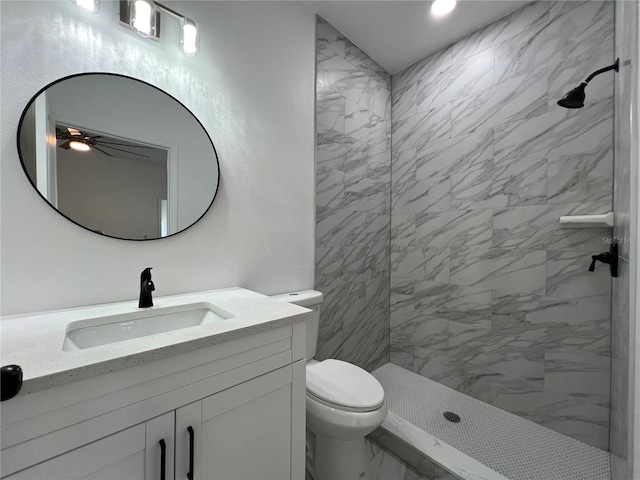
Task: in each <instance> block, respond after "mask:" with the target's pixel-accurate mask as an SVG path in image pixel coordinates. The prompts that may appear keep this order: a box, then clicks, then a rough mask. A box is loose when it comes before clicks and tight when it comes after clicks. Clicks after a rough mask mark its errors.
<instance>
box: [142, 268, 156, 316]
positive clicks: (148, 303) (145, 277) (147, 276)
mask: <svg viewBox="0 0 640 480" xmlns="http://www.w3.org/2000/svg"><path fill="white" fill-rule="evenodd" d="M151 268H152V267H148V268H145V269H144V270H143V271H142V273H141V274H140V300H139V301H138V308H149V307H153V298H151V292H153V291H154V290H155V289H156V287H155V286H154V285H153V282H152V281H151Z"/></svg>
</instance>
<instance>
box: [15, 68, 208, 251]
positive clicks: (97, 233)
mask: <svg viewBox="0 0 640 480" xmlns="http://www.w3.org/2000/svg"><path fill="white" fill-rule="evenodd" d="M85 75H86V76H88V75H110V76H114V77H121V78H127V79H129V80H134V81H136V82H139V83H143V84H145V85H147V86H149V87H151V88H153V89H154V90H157V91H159V92H161V93H163V94H164V95H167V96H168V97H170V98H171V99H172V100H174V101H175V102H176V103H178V104H179V105H180V106H182V108H184V109H185V110H186V111H187V112H189V114H190V115H191V116H192V117H193V118H194V120H195V121H196V122H198V125H200V128H202V131H203V132H204V133H205V135H206V136H207V139H208V140H209V143H210V144H211V148H212V149H213V154H214V155H215V160H216V168H217V170H218V182H217V184H216V188H215V190H214V192H213V197H212V198H211V202H210V203H209V205H208V206H207V208H206V209H205V210H204V212H202V215H200V216H199V217H198V218H197V219H196V220H195V221H194V222H193V223H192V224H190V225H189V226H188V227H186V228H183V229H182V230H179V231H177V232H175V233H172V234H170V235H167V236H166V237H155V238H122V237H115V236H113V235H107V234H105V233H100V232H96V231H95V230H92V229H91V228H88V227H85V226H84V225H82V224H80V223H78V222H76V221H75V220H73V219H72V218H70V217H68V216H67V215H65V214H64V213H62V212H61V211H60V210H58V209H57V208H56V207H54V206H53V205H52V204H51V203H49V201H48V200H47V199H46V198H45V197H44V195H42V193H40V190H38V187H37V185H36V184H35V182H34V180H33V179H32V178H31V177H30V176H29V173H28V172H27V168H26V166H25V163H24V161H23V159H22V149H21V148H20V131H21V129H22V122H23V121H24V117H25V116H26V114H27V111H28V110H29V108H30V107H31V105H32V104H33V103H34V102H35V100H36V98H38V96H39V95H40V94H41V93H42V92H44V91H46V90H47V89H48V88H50V87H52V86H53V85H55V84H57V83H60V82H63V81H65V80H68V79H70V78H75V77H81V76H85ZM16 145H17V149H18V157H19V159H20V165H21V166H22V170H23V171H24V174H25V176H26V177H27V179H28V180H29V183H31V186H32V187H33V188H34V190H35V191H36V192H37V193H38V195H40V198H42V200H43V201H44V202H45V203H46V204H47V205H48V206H49V207H50V208H51V209H52V210H54V211H55V212H56V213H57V214H58V215H61V216H62V217H64V218H66V219H67V220H69V221H70V222H71V223H74V224H75V225H77V226H79V227H81V228H83V229H85V230H88V231H90V232H92V233H95V234H96V235H100V236H102V237H108V238H115V239H118V240H126V241H129V242H147V241H153V240H163V239H165V238H169V237H173V236H175V235H178V234H180V233H182V232H184V231H186V230H188V229H190V228H191V227H193V226H194V225H195V224H196V223H198V222H199V221H200V220H202V218H203V217H204V216H205V215H206V214H207V212H208V211H209V210H210V209H211V206H212V205H213V202H214V201H215V199H216V196H217V195H218V191H219V189H220V160H219V157H218V152H217V151H216V147H215V145H214V144H213V141H212V140H211V136H210V135H209V132H207V129H206V128H204V125H202V122H201V121H200V119H198V117H196V116H195V115H194V114H193V112H192V111H191V110H189V109H188V108H187V107H186V106H185V105H184V104H183V103H182V102H181V101H180V100H178V99H176V98H175V97H174V96H173V95H171V94H169V93H167V92H165V91H164V90H162V89H161V88H159V87H156V86H155V85H152V84H150V83H148V82H145V81H144V80H140V79H138V78H134V77H130V76H128V75H122V74H119V73H110V72H83V73H75V74H72V75H67V76H66V77H62V78H59V79H57V80H54V81H53V82H51V83H49V84H47V85H45V86H44V87H42V88H41V89H40V90H38V91H37V92H36V93H35V95H33V97H31V100H29V102H28V103H27V105H26V106H25V107H24V110H23V111H22V114H21V115H20V121H19V122H18V130H17V138H16Z"/></svg>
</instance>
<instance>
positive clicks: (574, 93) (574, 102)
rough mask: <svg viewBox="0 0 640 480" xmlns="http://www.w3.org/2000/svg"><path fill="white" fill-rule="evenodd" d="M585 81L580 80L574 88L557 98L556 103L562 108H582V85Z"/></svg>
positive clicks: (583, 85)
mask: <svg viewBox="0 0 640 480" xmlns="http://www.w3.org/2000/svg"><path fill="white" fill-rule="evenodd" d="M586 86H587V82H582V83H581V84H580V85H578V86H577V87H576V88H574V89H573V90H571V91H570V92H569V93H567V94H566V95H565V96H564V97H562V98H561V99H560V100H558V105H560V106H561V107H564V108H582V107H584V87H586Z"/></svg>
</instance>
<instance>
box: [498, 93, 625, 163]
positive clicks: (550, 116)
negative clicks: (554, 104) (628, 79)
mask: <svg viewBox="0 0 640 480" xmlns="http://www.w3.org/2000/svg"><path fill="white" fill-rule="evenodd" d="M579 112H580V113H579V114H578V113H577V111H570V110H567V109H563V110H558V109H557V108H554V109H552V110H551V111H549V112H548V113H543V114H541V115H538V116H534V117H531V118H529V119H526V120H521V121H518V122H509V123H505V124H501V125H498V126H496V127H495V129H494V132H495V155H494V162H495V163H496V165H502V164H503V163H507V162H508V163H511V162H518V161H523V160H527V161H535V160H542V159H553V160H561V159H580V158H587V157H590V156H592V155H593V154H594V152H595V153H596V155H597V154H598V151H599V150H600V149H601V148H602V146H603V145H606V142H607V140H609V139H610V138H611V135H612V134H613V123H612V114H613V112H612V111H611V100H610V99H609V100H603V101H599V102H593V103H590V104H589V105H587V106H585V107H584V108H582V109H580V110H579Z"/></svg>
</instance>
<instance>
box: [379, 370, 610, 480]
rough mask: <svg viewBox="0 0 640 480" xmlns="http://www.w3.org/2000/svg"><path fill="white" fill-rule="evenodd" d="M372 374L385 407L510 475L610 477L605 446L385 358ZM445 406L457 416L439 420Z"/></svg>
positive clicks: (516, 478)
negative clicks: (382, 393) (454, 419)
mask: <svg viewBox="0 0 640 480" xmlns="http://www.w3.org/2000/svg"><path fill="white" fill-rule="evenodd" d="M373 375H374V376H375V377H376V378H377V379H378V380H379V381H380V383H381V384H382V386H383V387H384V389H385V393H386V398H387V402H388V403H387V406H388V408H389V411H390V412H393V413H394V414H396V415H397V416H399V417H401V418H402V419H404V420H406V421H407V422H409V423H411V424H413V425H415V426H417V427H419V428H420V429H422V430H424V431H426V432H429V433H430V434H431V435H433V436H435V437H436V438H438V439H440V440H441V441H443V442H446V443H447V444H449V445H451V446H452V447H454V448H455V449H458V450H460V451H461V452H462V453H464V454H466V455H468V456H470V457H472V458H474V459H475V460H477V461H479V462H481V463H482V464H484V465H486V466H487V467H489V468H491V469H493V470H495V471H496V472H499V473H500V474H501V475H504V476H505V477H507V478H509V479H510V480H609V479H610V467H609V453H608V452H605V451H603V450H600V449H598V448H595V447H592V446H590V445H587V444H585V443H582V442H580V441H578V440H575V439H573V438H570V437H567V436H566V435H562V434H561V433H558V432H555V431H553V430H550V429H548V428H545V427H542V426H540V425H538V424H536V423H534V422H531V421H529V420H526V419H523V418H521V417H518V416H517V415H513V414H511V413H509V412H506V411H504V410H501V409H499V408H496V407H494V406H491V405H488V404H486V403H484V402H481V401H479V400H476V399H474V398H472V397H469V396H467V395H464V394H462V393H460V392H457V391H455V390H453V389H451V388H449V387H446V386H444V385H441V384H439V383H437V382H434V381H433V380H429V379H428V378H425V377H422V376H420V375H418V374H416V373H413V372H410V371H408V370H405V369H404V368H401V367H398V366H396V365H393V364H391V363H387V364H386V365H383V366H382V367H380V368H378V369H377V370H375V371H374V372H373ZM445 411H452V412H455V413H457V414H458V415H459V416H460V417H461V421H460V422H459V423H451V422H449V421H447V420H445V418H444V416H443V412H445ZM383 427H384V424H383Z"/></svg>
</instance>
